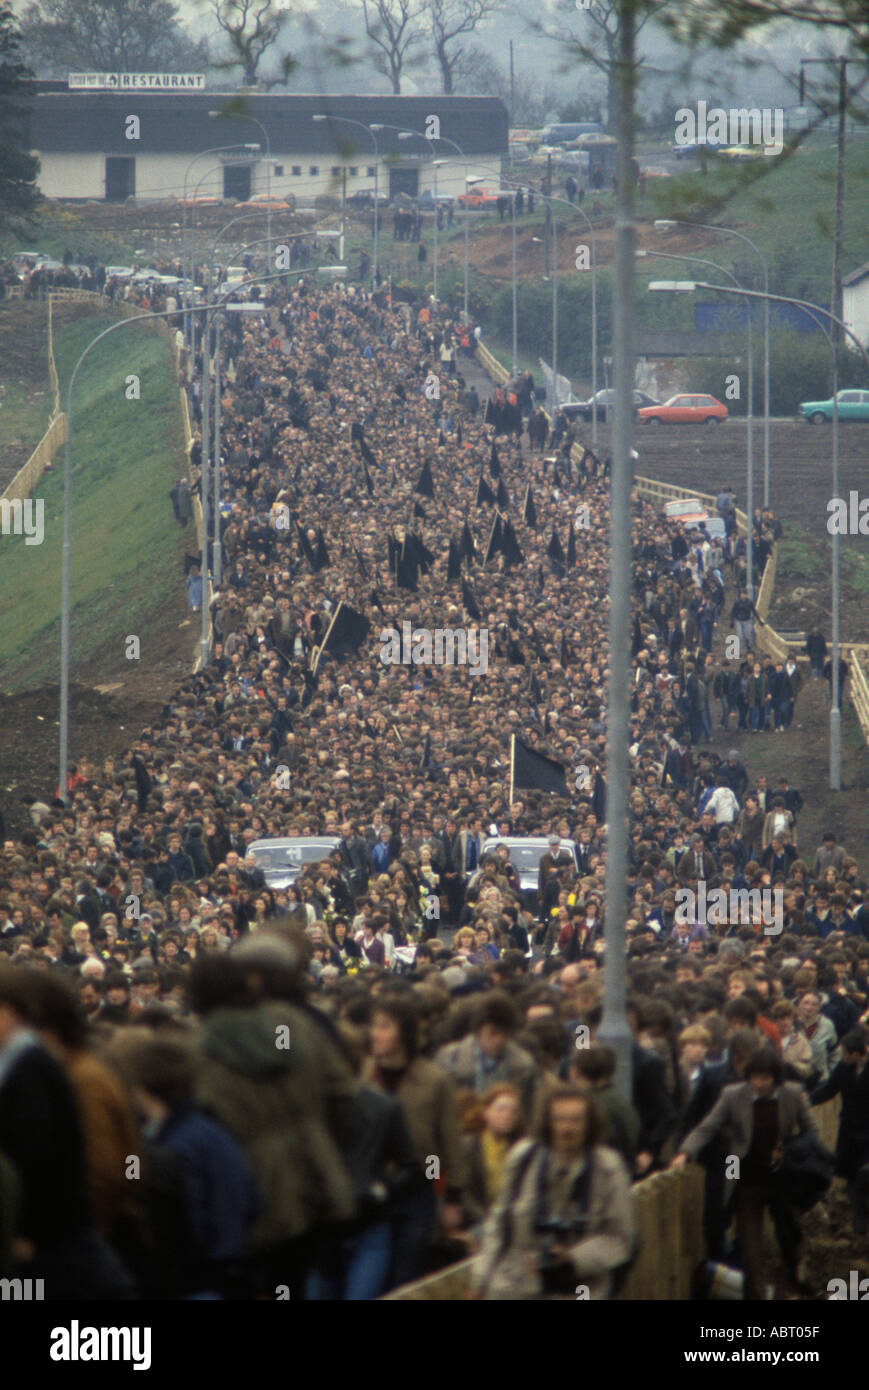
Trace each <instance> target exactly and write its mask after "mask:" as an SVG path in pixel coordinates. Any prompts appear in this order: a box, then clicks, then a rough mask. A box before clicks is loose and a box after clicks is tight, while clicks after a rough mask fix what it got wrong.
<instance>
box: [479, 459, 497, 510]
mask: <svg viewBox="0 0 869 1390" xmlns="http://www.w3.org/2000/svg"><path fill="white" fill-rule="evenodd" d="M494 501H495V494H494V492H493V491H492V489H491V488H490V487H489V484H488V483H487V482H486V479H485V478H484V477H483V470H482V468H481V469H480V481H479V483H478V484H477V506H478V507H479V506H480V505H481V504H482V503H483V502H489V503H494Z"/></svg>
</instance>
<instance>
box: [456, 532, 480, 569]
mask: <svg viewBox="0 0 869 1390" xmlns="http://www.w3.org/2000/svg"><path fill="white" fill-rule="evenodd" d="M459 554H460V556H461V557H462V559H463V560H468V561H470V563H471V564H473V562H474V560H476V558H477V547H476V546H475V545H474V538H473V536H472V535H471V528H470V526H469V525H468V523H467V522H465V524H464V526H463V527H462V539H461V541H460V542H459Z"/></svg>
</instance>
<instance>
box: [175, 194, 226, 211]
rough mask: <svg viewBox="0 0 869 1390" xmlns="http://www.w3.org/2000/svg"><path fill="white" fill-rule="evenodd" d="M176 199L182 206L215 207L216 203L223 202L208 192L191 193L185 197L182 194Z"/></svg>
mask: <svg viewBox="0 0 869 1390" xmlns="http://www.w3.org/2000/svg"><path fill="white" fill-rule="evenodd" d="M176 201H177V202H178V204H179V205H180V206H181V207H183V208H204V207H216V206H217V204H218V203H222V202H223V199H222V198H215V197H214V196H213V195H212V194H210V193H191V194H189V195H188V196H187V197H186V198H185V197H184V196H183V195H182V197H180V198H178V199H177V200H176Z"/></svg>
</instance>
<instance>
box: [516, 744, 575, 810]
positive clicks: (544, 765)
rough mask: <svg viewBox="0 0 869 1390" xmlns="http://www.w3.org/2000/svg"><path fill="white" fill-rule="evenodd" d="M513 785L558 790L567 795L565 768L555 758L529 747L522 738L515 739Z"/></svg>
mask: <svg viewBox="0 0 869 1390" xmlns="http://www.w3.org/2000/svg"><path fill="white" fill-rule="evenodd" d="M513 786H514V787H518V788H524V789H526V790H531V789H535V790H537V791H541V792H556V793H557V794H558V795H559V796H566V795H567V786H566V783H565V780H564V768H563V766H562V765H561V763H557V762H555V760H554V758H547V757H545V756H544V755H543V754H542V753H538V752H537V751H536V749H534V748H529V747H528V744H527V743H523V742H522V740H521V738H516V739H514V741H513Z"/></svg>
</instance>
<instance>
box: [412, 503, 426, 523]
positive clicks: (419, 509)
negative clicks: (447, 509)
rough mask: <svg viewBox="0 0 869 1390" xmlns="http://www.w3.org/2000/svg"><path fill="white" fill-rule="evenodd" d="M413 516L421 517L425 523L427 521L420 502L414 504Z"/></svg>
mask: <svg viewBox="0 0 869 1390" xmlns="http://www.w3.org/2000/svg"><path fill="white" fill-rule="evenodd" d="M413 514H414V516H415V517H420V518H421V519H422V520H423V521H425V509H424V508H423V506H422V504H421V503H420V502H414V504H413Z"/></svg>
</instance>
